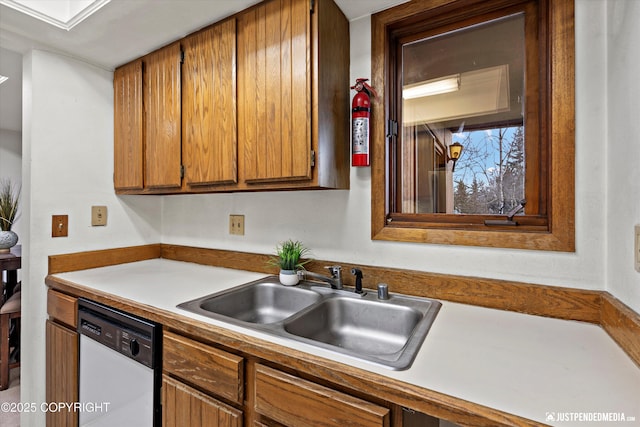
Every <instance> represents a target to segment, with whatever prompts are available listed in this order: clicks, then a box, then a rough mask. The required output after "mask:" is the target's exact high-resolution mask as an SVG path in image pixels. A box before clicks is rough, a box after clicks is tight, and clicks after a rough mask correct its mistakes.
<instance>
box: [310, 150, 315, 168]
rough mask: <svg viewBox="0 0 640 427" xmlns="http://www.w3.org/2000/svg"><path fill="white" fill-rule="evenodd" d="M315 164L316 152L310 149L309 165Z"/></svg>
mask: <svg viewBox="0 0 640 427" xmlns="http://www.w3.org/2000/svg"><path fill="white" fill-rule="evenodd" d="M315 165H316V152H315V150H311V167H314V166H315Z"/></svg>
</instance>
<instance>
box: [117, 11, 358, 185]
mask: <svg viewBox="0 0 640 427" xmlns="http://www.w3.org/2000/svg"><path fill="white" fill-rule="evenodd" d="M180 58H183V63H181V62H180ZM136 67H137V68H136ZM136 79H137V80H136ZM139 82H141V87H140V83H139ZM127 84H129V85H133V84H137V85H138V86H136V90H137V92H136V91H133V90H132V89H130V90H129V91H128V92H127V91H126V90H125V88H126V87H125V85H127ZM114 87H115V91H116V93H115V103H116V106H115V108H114V112H115V130H116V131H115V166H114V171H115V173H114V183H115V188H116V191H117V192H118V193H122V194H124V193H129V194H141V193H150V194H153V193H157V194H166V193H181V192H184V193H195V192H214V191H244V190H250V191H251V190H279V189H298V188H299V189H310V188H349V172H350V171H349V165H350V162H349V23H348V21H347V19H346V18H345V16H344V14H343V13H342V11H341V10H340V9H339V8H338V7H337V6H336V5H335V3H333V1H332V0H314V1H311V0H267V1H264V2H262V3H260V4H258V5H256V6H253V7H251V8H249V9H247V10H245V11H243V12H240V13H239V14H237V15H236V16H234V17H231V18H229V19H227V20H225V21H222V22H220V23H218V24H215V25H212V26H211V27H209V28H206V29H204V30H201V31H198V32H197V33H194V34H192V35H190V36H187V37H186V38H184V39H182V40H180V41H178V42H175V43H173V44H171V45H169V46H167V47H165V48H162V49H160V50H158V51H156V52H153V53H151V54H149V55H146V56H145V57H143V58H141V60H138V61H134V62H133V63H131V64H127V65H125V66H123V67H120V68H118V69H117V70H116V73H115V75H114ZM128 94H132V95H135V96H132V97H130V96H128ZM142 107H144V108H142ZM141 111H142V112H143V113H141ZM140 153H142V154H140ZM136 154H138V155H139V156H140V157H136ZM183 176H184V178H183Z"/></svg>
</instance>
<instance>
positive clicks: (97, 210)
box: [91, 206, 107, 227]
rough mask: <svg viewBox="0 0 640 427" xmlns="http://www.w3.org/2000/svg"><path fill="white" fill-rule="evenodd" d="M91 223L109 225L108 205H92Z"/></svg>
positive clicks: (93, 224)
mask: <svg viewBox="0 0 640 427" xmlns="http://www.w3.org/2000/svg"><path fill="white" fill-rule="evenodd" d="M91 225H92V226H94V227H95V226H99V225H107V207H106V206H91Z"/></svg>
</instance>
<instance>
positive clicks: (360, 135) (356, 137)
mask: <svg viewBox="0 0 640 427" xmlns="http://www.w3.org/2000/svg"><path fill="white" fill-rule="evenodd" d="M368 141H369V118H368V117H355V118H354V119H353V135H352V145H353V154H369V144H368V143H367V142H368Z"/></svg>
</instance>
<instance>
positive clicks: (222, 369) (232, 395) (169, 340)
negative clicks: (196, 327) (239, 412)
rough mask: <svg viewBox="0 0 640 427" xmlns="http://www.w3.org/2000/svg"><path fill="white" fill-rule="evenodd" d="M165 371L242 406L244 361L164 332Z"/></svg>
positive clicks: (163, 354)
mask: <svg viewBox="0 0 640 427" xmlns="http://www.w3.org/2000/svg"><path fill="white" fill-rule="evenodd" d="M162 359H163V361H162V364H163V369H164V371H165V372H167V373H169V374H171V375H173V376H175V377H178V378H180V379H182V380H184V381H185V382H187V383H190V384H193V385H194V386H196V387H198V388H200V389H202V390H204V391H206V392H208V393H211V394H212V395H214V396H216V397H220V398H223V399H227V400H229V401H231V402H233V403H237V404H242V401H243V398H244V359H243V358H242V357H240V356H236V355H235V354H231V353H229V352H226V351H223V350H219V349H217V348H214V347H211V346H209V345H206V344H202V343H200V342H197V341H194V340H192V339H189V338H185V337H182V336H180V335H176V334H173V333H171V332H167V331H165V332H164V334H163V342H162Z"/></svg>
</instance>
